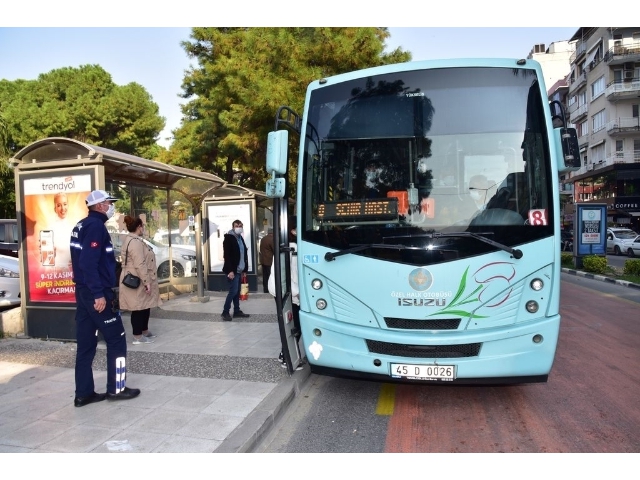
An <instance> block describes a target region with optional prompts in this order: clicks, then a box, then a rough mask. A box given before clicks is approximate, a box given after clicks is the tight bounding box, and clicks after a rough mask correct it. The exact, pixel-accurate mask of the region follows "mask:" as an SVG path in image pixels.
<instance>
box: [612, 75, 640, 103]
mask: <svg viewBox="0 0 640 480" xmlns="http://www.w3.org/2000/svg"><path fill="white" fill-rule="evenodd" d="M604 94H605V95H606V96H607V100H624V99H626V98H635V97H637V96H638V95H639V94H640V78H631V79H630V80H627V81H622V82H614V83H611V84H609V86H607V89H606V90H605V91H604Z"/></svg>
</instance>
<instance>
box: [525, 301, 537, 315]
mask: <svg viewBox="0 0 640 480" xmlns="http://www.w3.org/2000/svg"><path fill="white" fill-rule="evenodd" d="M525 308H526V309H527V312H529V313H536V312H537V311H538V308H540V306H539V305H538V302H536V301H535V300H529V301H528V302H527V304H526V305H525Z"/></svg>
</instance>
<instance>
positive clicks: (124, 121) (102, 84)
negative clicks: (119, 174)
mask: <svg viewBox="0 0 640 480" xmlns="http://www.w3.org/2000/svg"><path fill="white" fill-rule="evenodd" d="M164 124H165V119H164V118H163V117H161V116H160V115H159V107H158V105H157V104H156V103H154V102H153V100H152V98H151V95H149V93H148V92H147V91H146V90H145V89H144V88H143V87H142V86H141V85H139V84H137V83H129V84H128V85H123V86H119V85H116V84H115V83H114V82H113V80H112V78H111V75H110V74H109V73H107V72H106V71H105V70H104V69H103V68H102V67H100V66H99V65H84V66H80V67H79V68H72V67H65V68H60V69H56V70H52V71H50V72H48V73H44V74H41V75H40V76H39V77H38V78H37V79H36V80H15V81H9V80H0V161H1V162H2V163H3V165H4V164H6V160H7V159H8V158H9V157H10V156H11V155H13V154H15V153H16V152H17V151H19V150H20V149H21V148H23V147H25V146H27V145H29V144H30V143H32V142H34V141H36V140H39V139H42V138H46V137H67V138H73V139H76V140H80V141H83V142H87V143H89V144H92V145H98V146H102V147H105V148H110V149H112V150H117V151H119V152H123V153H129V154H132V155H137V156H139V157H143V158H148V159H154V158H156V157H157V156H158V154H159V152H160V150H162V147H160V146H159V145H158V144H157V143H156V140H157V139H158V137H159V135H160V131H161V130H162V129H163V128H164ZM0 189H1V192H0V193H1V195H0V210H4V211H5V212H7V211H11V210H7V209H8V208H11V209H13V211H15V191H14V179H13V172H12V171H10V170H6V169H0Z"/></svg>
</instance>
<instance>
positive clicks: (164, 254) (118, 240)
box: [111, 233, 197, 280]
mask: <svg viewBox="0 0 640 480" xmlns="http://www.w3.org/2000/svg"><path fill="white" fill-rule="evenodd" d="M125 236H126V234H118V233H111V240H112V242H113V247H114V249H115V254H116V260H117V261H118V262H120V263H121V264H122V265H123V266H124V261H125V258H124V255H125V252H123V251H122V250H121V246H122V242H123V240H124V237H125ZM143 240H144V243H146V244H147V245H148V246H149V247H150V248H151V249H152V250H153V253H155V255H156V264H157V265H158V280H163V279H166V278H169V277H170V276H171V275H170V272H171V270H170V269H171V268H172V267H173V276H174V277H191V276H194V275H196V272H197V267H196V252H195V247H192V248H189V247H186V248H185V247H183V246H179V247H176V246H174V247H171V257H169V247H168V246H167V245H163V244H162V243H159V242H156V241H154V240H149V239H146V238H144V239H143ZM169 258H171V260H172V261H171V262H170V261H169ZM171 264H173V265H171Z"/></svg>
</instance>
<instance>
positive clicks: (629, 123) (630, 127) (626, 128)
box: [607, 117, 640, 137]
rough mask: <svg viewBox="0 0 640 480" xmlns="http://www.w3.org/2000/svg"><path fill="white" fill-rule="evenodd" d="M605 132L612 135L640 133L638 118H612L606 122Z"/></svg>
mask: <svg viewBox="0 0 640 480" xmlns="http://www.w3.org/2000/svg"><path fill="white" fill-rule="evenodd" d="M607 133H608V134H609V135H611V136H612V137H615V136H621V135H629V134H632V135H633V134H640V118H638V117H627V118H614V119H613V120H611V121H610V122H609V123H607Z"/></svg>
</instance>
